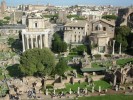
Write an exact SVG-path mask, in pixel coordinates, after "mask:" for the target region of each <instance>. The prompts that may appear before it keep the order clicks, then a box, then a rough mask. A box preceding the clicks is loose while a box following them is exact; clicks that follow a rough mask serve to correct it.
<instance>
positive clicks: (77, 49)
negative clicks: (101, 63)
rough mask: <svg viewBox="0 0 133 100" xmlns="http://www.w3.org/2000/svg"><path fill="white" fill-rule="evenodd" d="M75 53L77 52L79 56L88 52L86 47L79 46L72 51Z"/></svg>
mask: <svg viewBox="0 0 133 100" xmlns="http://www.w3.org/2000/svg"><path fill="white" fill-rule="evenodd" d="M72 51H73V52H77V53H78V54H79V55H82V54H83V52H84V51H87V47H86V45H79V46H77V47H76V48H73V49H72Z"/></svg>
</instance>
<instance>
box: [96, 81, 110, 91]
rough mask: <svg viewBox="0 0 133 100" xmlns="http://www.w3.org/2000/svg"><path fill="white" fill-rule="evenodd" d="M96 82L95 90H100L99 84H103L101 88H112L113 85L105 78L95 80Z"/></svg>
mask: <svg viewBox="0 0 133 100" xmlns="http://www.w3.org/2000/svg"><path fill="white" fill-rule="evenodd" d="M94 84H95V90H98V89H99V86H101V90H105V89H108V88H111V85H110V84H109V83H107V82H105V81H103V80H100V81H95V82H94Z"/></svg>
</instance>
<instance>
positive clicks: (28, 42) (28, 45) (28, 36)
mask: <svg viewBox="0 0 133 100" xmlns="http://www.w3.org/2000/svg"><path fill="white" fill-rule="evenodd" d="M26 39H27V40H26V42H27V49H29V34H27V37H26Z"/></svg>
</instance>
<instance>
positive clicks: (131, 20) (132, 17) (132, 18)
mask: <svg viewBox="0 0 133 100" xmlns="http://www.w3.org/2000/svg"><path fill="white" fill-rule="evenodd" d="M127 26H129V27H130V28H132V29H133V12H131V13H130V14H128V17H127Z"/></svg>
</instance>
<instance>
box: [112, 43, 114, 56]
mask: <svg viewBox="0 0 133 100" xmlns="http://www.w3.org/2000/svg"><path fill="white" fill-rule="evenodd" d="M114 54H115V40H113V52H112V55H114Z"/></svg>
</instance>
